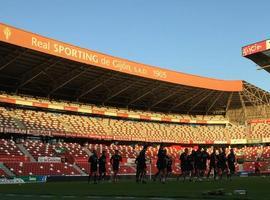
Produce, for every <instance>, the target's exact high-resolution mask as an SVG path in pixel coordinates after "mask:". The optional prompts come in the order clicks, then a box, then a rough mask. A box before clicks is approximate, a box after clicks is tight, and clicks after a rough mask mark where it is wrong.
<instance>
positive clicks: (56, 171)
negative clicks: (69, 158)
mask: <svg viewBox="0 0 270 200" xmlns="http://www.w3.org/2000/svg"><path fill="white" fill-rule="evenodd" d="M4 164H5V165H6V166H7V167H8V168H9V169H10V171H12V172H13V173H14V174H15V175H17V176H28V175H51V176H63V175H80V173H79V172H78V171H77V170H76V169H75V168H73V166H72V164H68V163H31V162H5V163H4Z"/></svg>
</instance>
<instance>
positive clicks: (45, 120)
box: [0, 107, 249, 144]
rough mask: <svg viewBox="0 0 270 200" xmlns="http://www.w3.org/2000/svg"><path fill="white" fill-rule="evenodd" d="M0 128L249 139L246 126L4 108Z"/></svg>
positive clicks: (156, 138)
mask: <svg viewBox="0 0 270 200" xmlns="http://www.w3.org/2000/svg"><path fill="white" fill-rule="evenodd" d="M14 124H15V126H14ZM0 127H3V128H7V130H8V128H11V129H14V127H18V128H19V129H21V130H27V131H28V132H27V133H34V134H35V133H36V134H39V133H46V135H65V136H72V137H90V138H97V139H101V138H103V139H110V140H126V141H132V140H133V141H149V142H170V143H187V144H189V143H210V144H211V143H230V142H231V140H241V139H246V138H248V137H249V135H247V130H246V127H245V126H227V127H225V126H223V125H189V124H178V123H157V122H152V121H140V120H139V121H138V120H126V119H114V118H104V117H92V116H91V117H90V116H80V115H72V114H63V113H56V112H44V111H34V110H27V109H15V108H4V107H0Z"/></svg>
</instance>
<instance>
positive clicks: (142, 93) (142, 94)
mask: <svg viewBox="0 0 270 200" xmlns="http://www.w3.org/2000/svg"><path fill="white" fill-rule="evenodd" d="M161 85H162V84H160V83H154V84H153V85H150V87H147V88H146V89H144V90H143V91H139V92H138V93H137V94H135V95H134V96H133V97H132V98H131V99H132V100H131V101H130V102H128V104H127V106H130V105H131V104H133V103H135V102H136V101H138V100H140V99H141V98H143V97H145V96H146V95H148V94H150V93H151V92H153V91H155V90H156V89H158V88H159V87H160V86H161Z"/></svg>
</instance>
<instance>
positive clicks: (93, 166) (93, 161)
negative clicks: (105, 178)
mask: <svg viewBox="0 0 270 200" xmlns="http://www.w3.org/2000/svg"><path fill="white" fill-rule="evenodd" d="M88 162H89V163H90V174H89V176H88V183H89V182H90V179H91V177H92V176H94V184H97V168H98V156H97V152H96V150H93V154H92V155H91V156H90V157H89V159H88Z"/></svg>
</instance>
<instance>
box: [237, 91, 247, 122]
mask: <svg viewBox="0 0 270 200" xmlns="http://www.w3.org/2000/svg"><path fill="white" fill-rule="evenodd" d="M238 94H239V98H240V102H241V105H242V108H243V112H244V118H245V119H246V116H247V111H246V105H245V102H244V99H243V97H242V94H241V92H238Z"/></svg>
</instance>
